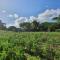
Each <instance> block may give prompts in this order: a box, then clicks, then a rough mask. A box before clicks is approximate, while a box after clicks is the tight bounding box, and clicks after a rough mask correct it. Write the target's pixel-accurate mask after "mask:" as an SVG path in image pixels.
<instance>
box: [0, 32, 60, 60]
mask: <svg viewBox="0 0 60 60" xmlns="http://www.w3.org/2000/svg"><path fill="white" fill-rule="evenodd" d="M0 60H60V33H59V32H49V33H47V32H18V33H16V32H7V31H0Z"/></svg>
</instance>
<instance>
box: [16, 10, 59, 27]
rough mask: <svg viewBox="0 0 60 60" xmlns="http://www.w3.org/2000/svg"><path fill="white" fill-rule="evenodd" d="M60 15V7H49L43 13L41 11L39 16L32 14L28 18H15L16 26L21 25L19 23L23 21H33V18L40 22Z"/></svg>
mask: <svg viewBox="0 0 60 60" xmlns="http://www.w3.org/2000/svg"><path fill="white" fill-rule="evenodd" d="M59 15H60V9H55V10H54V9H47V10H46V11H44V12H43V13H40V14H39V15H38V16H37V17H34V16H30V18H29V19H28V18H27V17H20V18H17V19H16V20H15V26H16V27H19V24H20V23H22V22H28V21H29V22H32V21H33V20H36V21H38V22H41V23H42V22H48V21H49V20H51V19H52V18H53V17H57V16H59Z"/></svg>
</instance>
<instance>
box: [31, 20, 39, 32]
mask: <svg viewBox="0 0 60 60" xmlns="http://www.w3.org/2000/svg"><path fill="white" fill-rule="evenodd" d="M39 27H40V24H39V22H37V21H36V20H34V21H33V22H32V23H31V28H32V30H33V31H38V30H39Z"/></svg>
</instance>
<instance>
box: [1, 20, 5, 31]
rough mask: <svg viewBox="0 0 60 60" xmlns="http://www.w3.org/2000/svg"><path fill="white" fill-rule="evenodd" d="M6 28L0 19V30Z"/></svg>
mask: <svg viewBox="0 0 60 60" xmlns="http://www.w3.org/2000/svg"><path fill="white" fill-rule="evenodd" d="M5 29H6V24H5V23H2V21H1V20H0V30H5Z"/></svg>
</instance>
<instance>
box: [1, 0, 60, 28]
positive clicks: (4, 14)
mask: <svg viewBox="0 0 60 60" xmlns="http://www.w3.org/2000/svg"><path fill="white" fill-rule="evenodd" d="M58 15H60V0H0V20H2V21H3V22H5V23H6V24H7V26H10V25H14V26H16V27H19V23H21V22H26V21H30V22H31V21H33V20H37V21H39V22H45V21H51V18H53V17H55V16H58Z"/></svg>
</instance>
